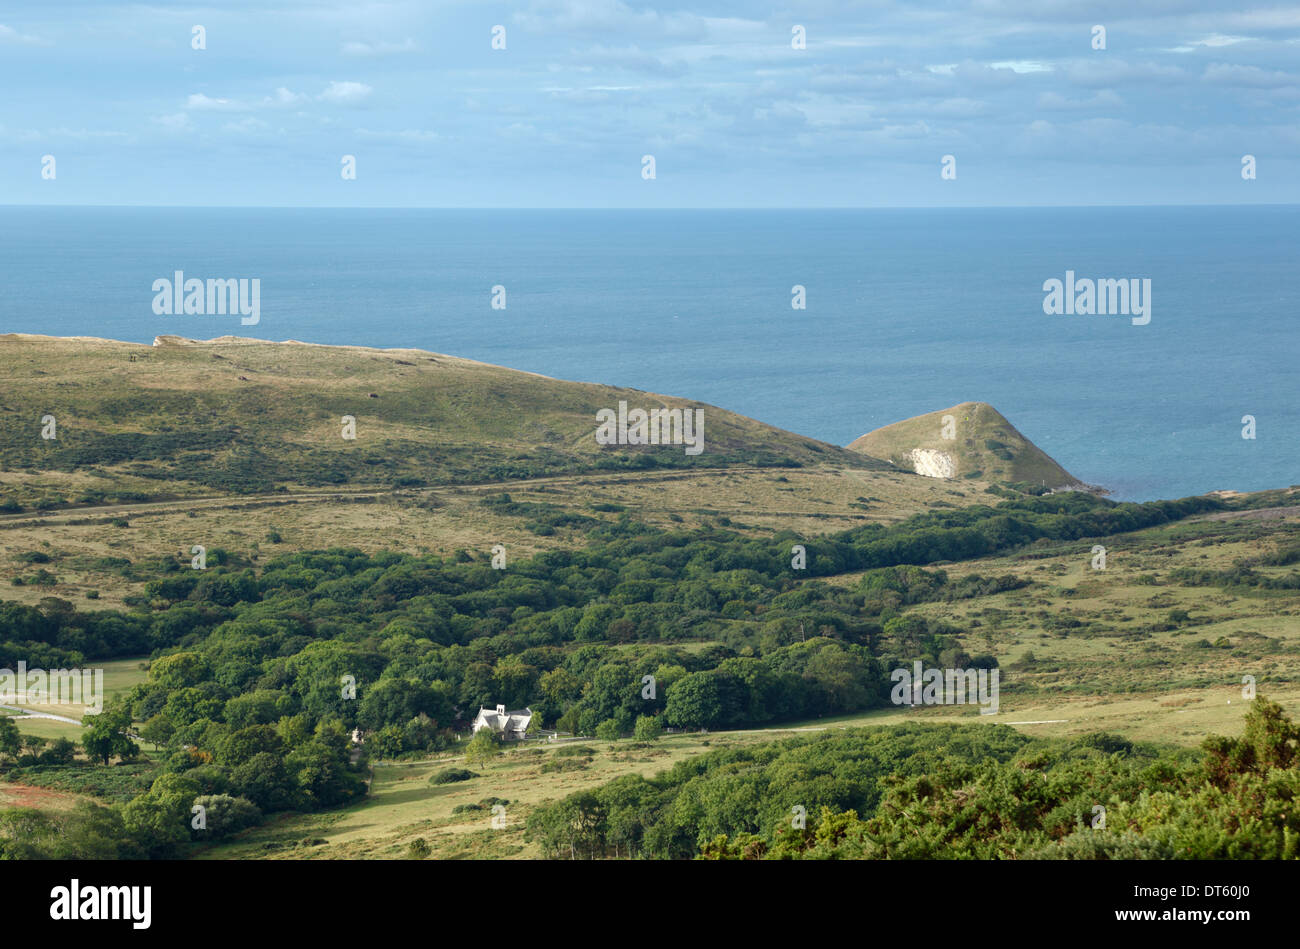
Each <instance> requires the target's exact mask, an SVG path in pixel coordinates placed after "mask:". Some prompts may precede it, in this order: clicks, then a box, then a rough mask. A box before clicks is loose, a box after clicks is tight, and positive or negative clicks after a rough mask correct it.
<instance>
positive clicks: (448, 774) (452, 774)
mask: <svg viewBox="0 0 1300 949" xmlns="http://www.w3.org/2000/svg"><path fill="white" fill-rule="evenodd" d="M477 777H479V775H478V774H476V773H475V772H473V771H470V770H468V769H466V768H443V769H442V770H441V771H439V772H438V773H437V774H434V775H433V776H432V777H430V778H429V783H430V784H455V783H456V782H457V781H468V780H469V779H470V778H477Z"/></svg>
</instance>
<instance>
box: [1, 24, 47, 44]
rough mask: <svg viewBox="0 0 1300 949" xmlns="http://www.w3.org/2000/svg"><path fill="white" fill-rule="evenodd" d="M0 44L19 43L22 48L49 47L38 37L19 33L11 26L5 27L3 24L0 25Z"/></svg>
mask: <svg viewBox="0 0 1300 949" xmlns="http://www.w3.org/2000/svg"><path fill="white" fill-rule="evenodd" d="M0 43H21V44H22V45H24V46H48V45H49V44H48V43H47V42H45V41H44V40H42V39H41V38H40V37H37V36H28V35H27V34H25V33H19V32H18V31H17V30H15V29H14V28H13V27H12V26H5V25H4V24H3V23H0Z"/></svg>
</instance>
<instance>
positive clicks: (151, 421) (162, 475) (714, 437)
mask: <svg viewBox="0 0 1300 949" xmlns="http://www.w3.org/2000/svg"><path fill="white" fill-rule="evenodd" d="M0 392H2V393H3V395H2V396H0V468H3V469H7V470H9V471H17V472H23V473H29V474H30V473H34V472H41V473H49V475H48V476H47V477H45V478H43V479H39V480H38V481H36V482H33V481H32V480H30V479H28V480H26V481H22V482H17V483H15V484H14V486H13V488H12V491H13V494H7V497H6V500H11V501H15V502H16V503H18V504H20V505H23V506H24V507H28V506H31V505H38V506H45V507H47V508H48V507H57V506H59V505H60V503H61V502H75V501H79V500H84V501H86V502H90V503H93V502H94V501H96V500H104V499H107V500H110V501H112V500H122V501H130V500H144V499H147V498H155V497H164V496H173V497H174V496H177V495H182V496H183V495H187V494H208V495H210V494H212V493H214V492H222V493H224V492H233V493H240V494H247V493H254V492H268V491H274V490H283V489H293V488H311V487H328V486H342V485H348V486H354V487H355V486H371V487H373V486H384V487H419V486H423V485H440V484H462V483H478V482H485V481H498V480H503V479H509V478H529V477H539V476H545V475H557V474H565V473H574V472H584V471H602V470H604V471H636V470H643V469H648V468H720V467H730V466H736V465H750V466H755V465H757V466H769V465H781V466H804V465H815V464H825V463H834V464H836V465H839V466H842V467H848V468H855V469H860V470H883V469H887V468H888V467H889V466H888V465H886V464H884V463H882V462H879V461H877V460H875V459H872V458H865V457H863V456H862V455H861V454H859V453H854V452H849V451H847V450H845V449H843V448H839V447H837V446H833V445H829V444H826V443H823V442H817V441H814V440H812V439H809V438H804V437H802V436H799V435H794V434H792V433H790V432H785V431H782V430H780V429H776V428H773V427H771V426H769V425H764V424H762V423H760V422H756V421H754V420H753V419H749V418H745V417H744V416H740V415H736V414H735V413H732V412H727V411H725V410H723V409H720V408H715V407H713V406H707V405H704V404H703V403H699V402H690V401H687V400H683V399H677V398H670V397H666V396H659V395H655V394H653V393H648V392H642V391H640V390H637V389H619V388H614V387H611V386H603V385H593V384H586V383H577V382H563V381H560V380H556V379H551V378H547V377H545V376H540V375H535V374H532V373H527V372H519V371H516V370H512V369H505V368H501V367H499V366H491V365H487V364H485V363H478V362H473V361H471V360H468V359H459V358H455V357H451V356H442V355H438V354H435V353H428V352H423V351H420V350H407V349H389V350H380V349H367V348H363V347H354V346H318V345H306V344H300V343H292V342H288V343H270V342H263V341H257V340H246V339H238V338H235V337H222V338H220V339H216V340H211V341H208V342H195V341H191V340H183V339H181V338H179V337H160V338H159V345H155V346H144V345H140V344H134V343H122V342H114V341H110V340H93V339H85V338H77V339H56V338H49V337H33V336H22V335H12V334H11V335H8V336H2V337H0ZM620 400H625V401H626V402H627V403H628V406H629V408H636V407H642V408H645V409H647V410H648V409H653V408H659V407H669V408H674V407H681V408H692V409H694V408H703V409H704V420H705V426H704V449H703V452H702V453H701V454H699V455H695V456H691V455H687V454H685V452H684V449H683V447H682V446H680V445H675V446H625V445H617V446H600V445H598V444H597V443H596V441H595V434H594V433H595V430H596V425H597V422H596V412H597V411H598V410H600V409H617V406H618V403H619V401H620ZM47 414H48V415H52V416H54V418H55V419H56V422H57V438H56V439H54V440H46V439H42V438H41V434H40V431H41V426H40V419H41V418H42V417H43V416H45V415H47ZM344 416H353V417H354V418H355V419H356V438H355V440H345V439H344V438H343V437H342V431H343V425H342V421H341V420H342V418H343V417H344ZM61 492H62V493H61Z"/></svg>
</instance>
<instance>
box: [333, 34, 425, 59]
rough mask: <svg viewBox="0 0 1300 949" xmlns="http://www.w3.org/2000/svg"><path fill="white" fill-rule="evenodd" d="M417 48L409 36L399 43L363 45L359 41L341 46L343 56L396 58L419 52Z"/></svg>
mask: <svg viewBox="0 0 1300 949" xmlns="http://www.w3.org/2000/svg"><path fill="white" fill-rule="evenodd" d="M419 49H420V48H419V47H418V46H416V45H415V40H413V39H411V38H410V37H409V36H408V37H407V38H406V39H404V40H403V41H402V42H400V43H388V42H382V41H381V42H378V43H364V42H361V41H359V40H350V41H348V42H346V43H344V44H343V55H344V56H398V55H401V54H402V53H416V52H419Z"/></svg>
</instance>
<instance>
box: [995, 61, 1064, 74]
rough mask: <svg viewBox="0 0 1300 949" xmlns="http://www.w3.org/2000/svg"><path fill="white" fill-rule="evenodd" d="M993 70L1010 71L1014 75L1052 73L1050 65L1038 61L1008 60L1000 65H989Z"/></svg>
mask: <svg viewBox="0 0 1300 949" xmlns="http://www.w3.org/2000/svg"><path fill="white" fill-rule="evenodd" d="M989 67H990V68H991V69H1010V70H1011V71H1012V72H1014V73H1033V72H1051V71H1052V66H1051V64H1050V63H1043V62H1039V61H1038V60H1036V59H1008V60H1005V61H1003V62H1000V63H989Z"/></svg>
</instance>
